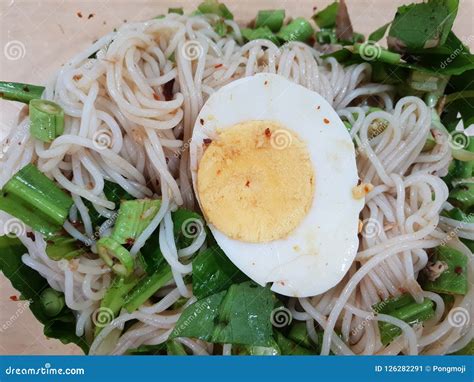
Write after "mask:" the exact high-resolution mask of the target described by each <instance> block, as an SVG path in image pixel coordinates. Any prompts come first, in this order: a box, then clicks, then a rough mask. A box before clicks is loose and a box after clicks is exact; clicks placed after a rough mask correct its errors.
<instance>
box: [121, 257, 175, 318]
mask: <svg viewBox="0 0 474 382" xmlns="http://www.w3.org/2000/svg"><path fill="white" fill-rule="evenodd" d="M172 278H173V273H172V272H171V267H170V266H169V265H165V266H163V267H162V268H161V269H160V270H158V271H157V272H156V273H154V274H152V275H151V276H146V277H144V278H142V279H141V280H140V281H139V282H138V284H137V285H135V287H134V288H133V289H132V290H131V291H130V292H129V293H128V294H127V295H126V297H125V309H126V310H127V311H128V312H129V313H131V312H133V311H135V310H137V309H138V308H139V307H140V306H142V305H143V304H144V303H145V302H146V301H147V300H148V299H149V298H150V297H151V296H153V295H154V294H155V293H156V292H157V291H158V290H159V289H160V288H162V287H163V286H164V285H165V284H166V283H167V282H169V281H170V280H171V279H172Z"/></svg>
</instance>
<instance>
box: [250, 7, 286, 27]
mask: <svg viewBox="0 0 474 382" xmlns="http://www.w3.org/2000/svg"><path fill="white" fill-rule="evenodd" d="M284 19H285V10H284V9H275V10H267V11H259V12H258V14H257V19H256V20H255V28H260V27H268V28H269V29H270V30H271V31H272V32H278V31H279V30H280V28H281V27H282V25H283V20H284Z"/></svg>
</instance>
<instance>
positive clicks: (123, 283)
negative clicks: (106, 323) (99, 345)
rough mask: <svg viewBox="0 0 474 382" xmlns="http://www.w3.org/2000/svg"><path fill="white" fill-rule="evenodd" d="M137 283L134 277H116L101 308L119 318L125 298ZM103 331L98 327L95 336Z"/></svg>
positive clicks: (106, 293)
mask: <svg viewBox="0 0 474 382" xmlns="http://www.w3.org/2000/svg"><path fill="white" fill-rule="evenodd" d="M137 282H138V279H137V278H136V277H133V275H132V276H130V277H121V276H116V277H115V278H114V280H113V281H112V283H111V284H110V286H109V288H108V289H107V292H105V295H104V298H103V299H102V301H101V302H100V307H101V308H104V309H105V308H107V309H108V310H109V311H110V312H112V315H113V317H117V315H118V313H119V312H120V309H122V307H123V305H124V303H125V296H126V295H127V293H128V292H130V290H131V289H132V288H133V287H134V286H135V285H137ZM101 330H102V327H101V326H96V328H95V336H97V334H99V332H100V331H101Z"/></svg>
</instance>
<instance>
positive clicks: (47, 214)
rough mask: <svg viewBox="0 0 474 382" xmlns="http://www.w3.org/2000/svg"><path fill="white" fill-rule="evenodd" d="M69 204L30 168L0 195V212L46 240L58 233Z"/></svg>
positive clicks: (40, 175) (66, 197)
mask: <svg viewBox="0 0 474 382" xmlns="http://www.w3.org/2000/svg"><path fill="white" fill-rule="evenodd" d="M72 204H73V201H72V199H71V197H70V196H69V195H67V194H66V193H65V192H64V191H63V190H61V189H60V188H59V187H58V186H57V185H56V184H55V183H54V182H53V181H52V180H51V179H49V178H48V177H47V176H45V175H43V174H42V173H41V172H40V171H39V170H38V169H37V168H36V167H35V166H34V165H32V164H29V165H26V166H25V167H23V168H22V169H21V170H20V171H18V172H17V173H16V174H15V175H14V176H13V177H12V178H11V179H10V180H9V181H8V182H7V183H6V184H5V186H4V187H3V189H2V190H1V192H0V210H3V211H5V212H7V213H9V214H10V215H13V216H14V217H16V218H18V219H20V220H21V221H22V222H23V223H25V224H26V225H28V226H30V227H31V228H32V229H34V230H35V231H38V232H41V233H42V234H43V235H45V236H48V237H49V236H51V235H53V234H54V233H56V232H57V231H59V230H60V229H61V227H62V226H63V224H64V222H65V221H66V218H67V216H68V213H69V209H70V208H71V206H72Z"/></svg>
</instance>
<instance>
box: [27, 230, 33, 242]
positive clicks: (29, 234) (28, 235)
mask: <svg viewBox="0 0 474 382" xmlns="http://www.w3.org/2000/svg"><path fill="white" fill-rule="evenodd" d="M26 237H27V238H29V239H31V240H33V241H35V234H34V233H33V232H27V233H26Z"/></svg>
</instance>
